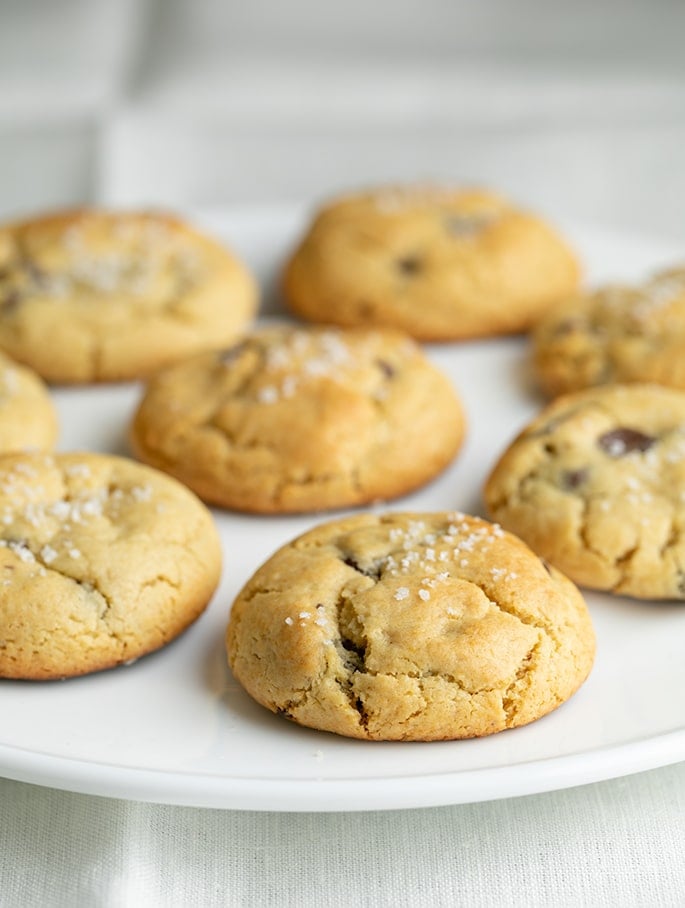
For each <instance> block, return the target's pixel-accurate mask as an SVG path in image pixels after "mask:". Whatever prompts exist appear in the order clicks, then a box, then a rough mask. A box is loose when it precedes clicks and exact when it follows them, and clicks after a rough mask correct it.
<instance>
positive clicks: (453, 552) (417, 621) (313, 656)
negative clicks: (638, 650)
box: [226, 513, 595, 741]
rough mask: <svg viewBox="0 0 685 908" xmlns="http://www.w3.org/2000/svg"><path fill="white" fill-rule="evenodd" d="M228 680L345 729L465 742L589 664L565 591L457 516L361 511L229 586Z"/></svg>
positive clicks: (575, 595) (582, 625) (508, 720)
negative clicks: (232, 590)
mask: <svg viewBox="0 0 685 908" xmlns="http://www.w3.org/2000/svg"><path fill="white" fill-rule="evenodd" d="M226 642H227V652H228V659H229V662H230V665H231V668H232V670H233V673H234V675H235V677H236V678H237V680H238V681H239V682H240V683H241V684H242V685H243V687H244V688H245V689H246V690H247V692H248V693H249V694H250V695H251V696H252V697H254V699H255V700H257V701H258V702H259V703H261V704H262V705H263V706H266V707H267V709H270V710H272V711H273V712H276V713H280V714H281V715H284V716H286V717H287V718H289V719H292V720H293V721H295V722H298V723H299V724H301V725H307V726H310V727H312V728H318V729H321V730H324V731H331V732H335V733H337V734H340V735H347V736H349V737H353V738H367V739H372V740H404V741H430V740H440V739H452V738H470V737H476V736H481V735H488V734H492V733H493V732H498V731H502V730H503V729H505V728H513V727H514V726H517V725H524V724H526V723H528V722H532V721H533V720H534V719H537V718H539V717H540V716H543V715H545V713H548V712H550V711H551V710H553V709H555V708H556V707H557V706H559V705H560V704H561V703H563V702H564V701H565V700H567V699H568V698H569V697H570V696H571V695H572V694H573V693H574V692H575V691H576V690H577V688H578V687H579V686H580V685H581V684H582V683H583V681H584V680H585V678H586V677H587V675H588V673H589V672H590V668H591V666H592V662H593V657H594V649H595V641H594V632H593V629H592V624H591V621H590V617H589V614H588V611H587V608H586V606H585V603H584V601H583V599H582V597H581V595H580V593H579V592H578V590H577V589H576V587H575V586H574V585H573V584H572V583H571V582H570V581H569V580H567V579H566V578H565V577H564V576H563V575H561V574H560V573H558V572H557V571H556V570H554V569H553V568H548V567H546V566H545V564H543V562H542V561H541V560H540V559H539V558H538V557H537V556H536V555H534V554H533V553H532V552H531V551H530V549H528V548H527V546H525V545H524V544H523V543H522V542H521V541H520V540H518V539H516V538H515V537H513V536H510V535H509V534H508V533H505V532H504V531H503V530H502V529H501V528H500V527H498V526H496V525H493V524H489V523H487V522H485V521H483V520H480V519H478V518H475V517H468V516H465V515H463V514H449V513H447V514H387V515H384V516H373V515H370V514H364V515H361V516H356V517H351V518H347V519H344V520H339V521H335V522H333V523H329V524H326V525H323V526H320V527H317V528H316V529H314V530H312V531H310V532H309V533H306V534H305V535H304V536H301V537H300V538H299V539H296V540H295V541H294V542H291V543H290V544H288V545H286V546H284V547H283V548H282V549H280V550H279V551H278V552H276V554H275V555H273V557H272V558H270V559H269V561H267V562H266V564H264V565H263V566H262V567H261V568H260V569H259V570H258V571H257V572H256V574H255V575H254V576H253V577H252V579H251V580H250V581H249V582H248V583H247V585H246V586H245V587H244V588H243V590H242V591H241V592H240V593H239V595H238V597H237V599H236V601H235V603H234V605H233V607H232V609H231V613H230V618H229V624H228V630H227V637H226Z"/></svg>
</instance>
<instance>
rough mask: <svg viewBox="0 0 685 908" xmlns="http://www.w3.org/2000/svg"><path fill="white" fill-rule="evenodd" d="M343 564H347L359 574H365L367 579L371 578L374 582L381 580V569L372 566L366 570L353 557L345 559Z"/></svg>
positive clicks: (349, 556)
mask: <svg viewBox="0 0 685 908" xmlns="http://www.w3.org/2000/svg"><path fill="white" fill-rule="evenodd" d="M343 564H346V565H347V566H348V567H351V568H353V569H354V570H355V571H357V573H358V574H363V575H364V576H365V577H370V578H371V579H372V580H379V579H380V576H381V570H380V567H377V566H375V565H371V566H370V567H367V568H364V567H362V566H361V565H360V564H359V562H358V561H356V560H355V559H354V558H353V557H352V555H348V556H347V557H345V558H343Z"/></svg>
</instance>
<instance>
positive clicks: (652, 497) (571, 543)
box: [485, 384, 685, 599]
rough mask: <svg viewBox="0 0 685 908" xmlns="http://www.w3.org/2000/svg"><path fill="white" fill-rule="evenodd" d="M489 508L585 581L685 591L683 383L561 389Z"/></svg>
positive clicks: (513, 455)
mask: <svg viewBox="0 0 685 908" xmlns="http://www.w3.org/2000/svg"><path fill="white" fill-rule="evenodd" d="M485 500H486V503H487V507H488V511H489V513H490V514H491V516H492V517H493V518H494V519H496V520H498V521H500V523H501V524H502V525H503V526H505V527H506V528H507V529H509V530H511V531H512V532H513V533H516V534H517V535H518V536H520V537H521V538H522V539H525V540H526V542H527V543H528V544H529V545H530V546H531V547H532V548H533V549H534V550H535V551H536V552H538V553H539V554H540V555H542V556H543V557H545V558H547V559H548V560H549V561H550V562H551V563H552V564H555V565H556V566H557V567H558V568H559V569H560V570H562V571H563V572H564V573H566V574H567V575H568V576H569V577H570V578H571V579H573V580H575V581H576V582H577V583H579V584H581V585H582V586H587V587H592V588H596V589H601V590H611V591H614V592H617V593H622V594H625V595H628V596H635V597H639V598H645V599H685V392H683V391H678V390H675V389H672V388H665V387H661V386H659V385H643V384H630V385H608V386H606V387H602V388H592V389H588V390H585V391H578V392H576V393H574V394H568V395H565V396H563V397H560V398H557V400H556V401H554V402H553V403H552V404H551V405H549V406H548V407H547V408H546V409H544V410H543V411H542V413H540V414H539V415H538V417H537V418H536V419H534V420H533V422H531V423H530V425H529V426H528V427H527V428H526V429H524V431H523V432H522V433H521V434H520V435H519V436H518V437H517V438H516V439H515V440H514V441H513V443H512V444H511V445H510V446H509V447H508V449H507V450H506V451H505V452H504V454H503V455H502V457H501V458H500V460H499V462H498V463H497V465H496V466H495V468H494V470H493V471H492V473H491V475H490V477H489V479H488V481H487V483H486V487H485Z"/></svg>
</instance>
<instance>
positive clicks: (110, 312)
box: [0, 210, 256, 383]
mask: <svg viewBox="0 0 685 908" xmlns="http://www.w3.org/2000/svg"><path fill="white" fill-rule="evenodd" d="M255 307H256V290H255V285H254V282H253V279H252V278H251V276H250V275H249V274H248V273H247V271H246V270H245V268H244V267H243V265H242V264H241V263H240V262H238V261H237V260H236V259H235V258H234V257H233V256H232V255H231V254H230V253H229V252H228V251H227V250H226V249H224V248H223V247H222V246H220V245H219V244H218V243H216V242H214V241H213V240H210V239H209V238H207V237H205V236H203V235H201V234H200V233H197V232H196V231H194V230H192V229H191V228H190V227H188V226H186V225H185V224H183V223H182V222H181V221H180V220H177V219H176V218H172V217H169V216H165V215H161V214H152V213H147V212H141V213H133V212H119V213H115V212H105V211H88V210H83V211H69V212H65V213H62V214H57V215H52V216H49V217H41V218H36V219H34V220H31V221H25V222H23V223H16V224H9V225H6V226H4V227H3V228H0V348H2V349H3V350H5V351H6V352H7V353H9V354H10V355H11V356H12V357H14V358H15V359H16V360H17V361H19V362H22V363H25V364H27V365H29V366H31V367H32V368H33V369H35V371H36V372H38V373H39V375H41V376H43V378H45V379H47V380H48V381H51V382H66V383H69V382H74V383H77V382H92V381H117V380H121V379H132V378H138V377H140V376H143V375H147V374H149V373H150V372H152V371H154V370H155V369H157V368H159V367H160V366H163V365H166V364H168V363H170V362H174V361H175V360H178V359H181V358H182V357H184V356H187V355H189V354H191V353H195V352H197V351H199V350H206V349H210V348H213V347H219V346H221V345H222V344H226V343H230V342H231V341H233V340H234V339H235V338H236V337H237V336H239V335H240V334H242V333H243V331H244V330H245V329H246V327H247V326H248V324H249V322H250V320H251V318H252V316H253V314H254V311H255Z"/></svg>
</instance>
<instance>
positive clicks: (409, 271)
mask: <svg viewBox="0 0 685 908" xmlns="http://www.w3.org/2000/svg"><path fill="white" fill-rule="evenodd" d="M397 267H398V268H399V270H400V271H401V272H402V274H406V275H414V274H418V273H419V271H421V268H422V263H421V259H420V258H419V257H418V256H417V255H406V256H404V258H401V259H398V260H397Z"/></svg>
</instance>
